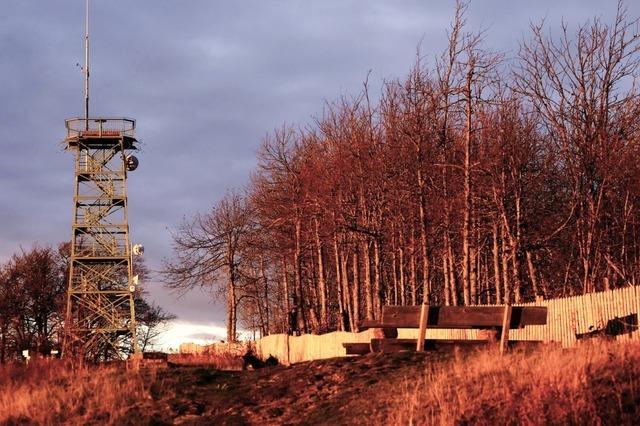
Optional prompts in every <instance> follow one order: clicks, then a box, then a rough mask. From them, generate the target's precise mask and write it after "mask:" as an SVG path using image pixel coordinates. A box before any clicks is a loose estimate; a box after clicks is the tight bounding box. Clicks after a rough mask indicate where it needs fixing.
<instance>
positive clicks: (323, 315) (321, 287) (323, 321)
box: [314, 217, 328, 330]
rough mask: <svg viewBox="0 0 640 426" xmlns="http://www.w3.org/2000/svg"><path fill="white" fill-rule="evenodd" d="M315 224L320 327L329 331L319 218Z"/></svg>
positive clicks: (315, 220) (315, 219)
mask: <svg viewBox="0 0 640 426" xmlns="http://www.w3.org/2000/svg"><path fill="white" fill-rule="evenodd" d="M314 223H315V239H316V256H317V261H318V292H319V293H320V294H319V296H320V327H321V328H322V329H323V330H326V329H327V324H328V318H327V283H326V281H325V276H324V259H323V256H322V243H321V241H320V225H319V223H318V218H317V217H316V218H314Z"/></svg>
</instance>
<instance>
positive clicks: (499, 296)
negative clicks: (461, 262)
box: [493, 220, 502, 305]
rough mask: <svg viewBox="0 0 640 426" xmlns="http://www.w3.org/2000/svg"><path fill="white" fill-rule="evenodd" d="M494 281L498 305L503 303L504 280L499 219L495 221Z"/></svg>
mask: <svg viewBox="0 0 640 426" xmlns="http://www.w3.org/2000/svg"><path fill="white" fill-rule="evenodd" d="M493 281H494V285H495V289H496V305H499V304H501V303H502V287H501V286H502V282H501V281H500V248H499V246H498V221H497V220H496V221H495V222H493Z"/></svg>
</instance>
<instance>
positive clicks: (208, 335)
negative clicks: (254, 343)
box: [148, 320, 249, 352]
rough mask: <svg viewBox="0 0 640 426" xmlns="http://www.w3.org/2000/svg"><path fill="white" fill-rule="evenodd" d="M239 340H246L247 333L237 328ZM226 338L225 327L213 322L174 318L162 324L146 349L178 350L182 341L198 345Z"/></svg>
mask: <svg viewBox="0 0 640 426" xmlns="http://www.w3.org/2000/svg"><path fill="white" fill-rule="evenodd" d="M238 333H239V335H240V336H239V337H240V340H247V338H248V336H249V333H248V332H247V331H246V330H243V329H239V330H238ZM222 340H224V341H226V340H227V327H226V326H225V325H221V324H219V323H215V322H209V323H194V322H189V321H182V320H174V321H170V322H169V323H167V325H165V326H164V328H163V332H162V334H160V336H158V337H157V338H156V340H155V342H154V344H153V345H151V346H150V347H149V348H148V350H159V351H163V352H178V351H179V350H180V345H181V344H182V343H195V344H198V345H210V344H212V343H217V342H220V341H222Z"/></svg>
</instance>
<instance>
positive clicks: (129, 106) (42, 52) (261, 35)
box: [0, 0, 640, 348]
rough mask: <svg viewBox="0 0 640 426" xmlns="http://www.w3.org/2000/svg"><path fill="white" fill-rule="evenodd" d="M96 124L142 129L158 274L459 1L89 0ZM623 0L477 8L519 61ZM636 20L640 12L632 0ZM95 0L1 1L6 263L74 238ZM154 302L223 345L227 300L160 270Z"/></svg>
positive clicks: (153, 263) (500, 45)
mask: <svg viewBox="0 0 640 426" xmlns="http://www.w3.org/2000/svg"><path fill="white" fill-rule="evenodd" d="M91 5H92V6H91V115H92V116H109V117H131V118H135V119H136V120H137V136H138V139H139V140H140V141H141V142H142V149H141V152H140V153H139V154H138V155H137V157H138V158H139V159H140V167H139V168H138V169H137V170H136V171H135V172H132V173H130V174H129V179H128V185H129V224H130V227H131V239H132V242H134V243H142V244H144V246H145V255H144V256H145V261H146V263H147V265H148V266H149V267H150V268H151V269H152V270H159V269H160V268H161V265H162V259H163V258H167V257H170V256H171V250H172V249H171V232H172V230H174V229H175V228H176V226H177V225H179V223H180V222H181V221H182V219H183V218H185V217H186V218H189V217H192V216H193V215H194V214H196V213H199V212H206V211H207V210H209V209H210V208H211V207H212V206H213V205H214V204H215V202H216V201H217V200H218V199H220V198H221V197H222V196H223V195H224V194H225V192H226V191H228V190H230V189H233V188H240V187H242V186H243V185H245V184H246V183H247V181H248V179H249V176H250V173H251V171H252V169H253V168H254V167H255V164H256V160H255V156H256V153H257V150H258V148H259V146H260V143H261V141H262V139H263V138H264V136H265V135H266V134H268V133H269V132H271V131H272V130H273V129H275V128H277V127H279V126H281V125H282V124H283V123H288V124H306V123H310V122H312V120H313V118H314V117H317V116H319V115H320V114H321V113H322V109H323V105H324V103H325V102H330V101H332V100H335V99H337V98H338V97H339V96H341V95H349V94H356V93H358V92H359V91H360V90H361V89H362V87H363V81H364V80H365V79H366V78H367V75H368V73H370V77H369V86H370V90H371V92H372V95H373V96H374V97H375V96H376V94H377V93H379V91H380V86H381V83H382V82H383V81H384V80H391V79H395V78H402V77H403V76H405V75H406V74H407V73H408V71H409V70H410V68H411V66H412V64H413V63H414V61H415V58H416V50H417V47H418V46H420V51H421V53H422V55H423V56H424V58H425V60H426V61H427V63H429V62H431V63H432V60H433V58H434V57H435V56H436V55H439V54H440V52H441V51H442V50H443V49H444V47H445V45H446V30H447V29H448V27H449V25H450V22H451V20H452V18H453V13H454V1H453V0H438V1H436V0H395V1H391V0H357V1H356V0H306V1H303V0H254V1H211V0H153V1H131V0H91ZM615 7H616V2H615V1H596V0H566V1H558V0H552V1H549V0H538V1H535V2H531V1H513V0H475V1H473V2H472V3H471V5H470V7H469V10H468V15H467V25H468V29H469V30H472V31H477V30H485V40H484V46H485V47H486V48H487V49H490V50H494V51H501V52H504V53H505V57H506V58H513V57H515V56H516V54H517V50H518V46H519V43H520V42H521V41H522V40H523V39H525V38H526V37H527V35H528V34H529V25H530V23H532V22H533V23H538V22H540V21H541V20H542V19H545V22H546V24H547V26H548V28H549V29H550V30H552V31H554V32H555V31H557V30H558V28H559V24H560V22H561V20H562V19H564V21H565V22H567V23H568V25H569V27H570V28H571V27H575V25H577V24H578V23H582V22H585V21H586V20H588V19H589V18H591V17H594V16H599V17H602V18H603V19H604V20H605V21H610V19H611V17H612V16H613V15H614V13H615ZM627 7H628V9H629V15H630V16H631V17H638V16H640V4H638V2H635V3H634V2H631V1H629V2H628V4H627ZM83 32H84V0H2V8H1V10H0V147H1V148H2V150H0V263H2V262H4V261H6V260H7V259H8V258H9V256H11V254H12V253H15V252H16V251H18V250H19V249H20V247H23V248H30V247H32V246H33V245H34V244H35V243H38V244H40V245H52V246H55V245H57V244H58V243H60V242H63V241H66V240H69V239H70V237H71V215H72V207H73V204H72V196H73V161H74V160H73V156H72V154H71V153H70V152H66V151H65V150H64V149H63V145H62V144H61V141H62V139H63V138H64V136H65V127H64V120H65V119H66V118H71V117H77V116H82V114H83V96H84V93H83V75H82V73H81V71H80V68H79V67H78V66H77V63H82V62H83V55H84V50H83ZM144 285H145V288H146V289H147V291H148V292H149V296H150V298H151V299H152V300H154V301H155V302H156V303H158V304H160V305H161V306H162V307H163V308H165V309H166V310H167V311H169V312H172V313H174V314H176V315H177V317H178V318H177V320H176V321H175V322H174V323H173V324H171V325H170V326H169V327H168V332H167V333H166V335H165V336H164V337H163V338H162V340H161V341H160V342H159V344H160V345H161V346H162V347H165V348H168V347H177V345H178V344H179V343H180V342H185V341H193V342H199V343H203V342H210V341H213V340H218V339H222V338H224V335H225V328H224V317H225V313H224V304H217V303H214V302H212V297H211V294H210V293H207V292H203V291H193V292H191V293H188V294H186V295H184V296H182V297H177V295H174V294H171V293H170V292H169V291H167V290H166V289H164V288H163V287H162V284H161V283H160V282H159V280H158V279H157V276H154V274H152V277H151V278H150V279H149V280H148V281H147V282H146V283H145V284H144Z"/></svg>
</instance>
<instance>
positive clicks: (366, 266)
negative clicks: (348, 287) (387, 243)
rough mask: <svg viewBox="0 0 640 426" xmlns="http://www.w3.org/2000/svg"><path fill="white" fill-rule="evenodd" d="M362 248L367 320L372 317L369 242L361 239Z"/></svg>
mask: <svg viewBox="0 0 640 426" xmlns="http://www.w3.org/2000/svg"><path fill="white" fill-rule="evenodd" d="M360 247H361V250H362V258H363V259H362V262H363V263H364V277H363V284H364V297H365V305H366V306H365V310H366V312H365V317H366V319H368V320H371V319H373V288H372V286H371V256H370V254H369V242H368V241H366V240H363V241H362V242H361V243H360Z"/></svg>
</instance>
